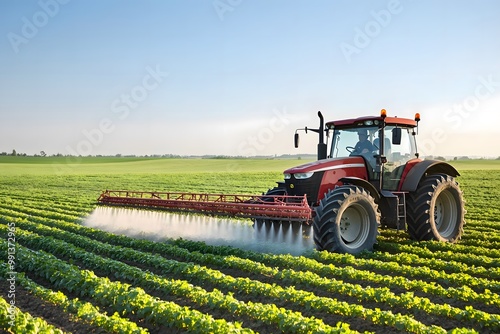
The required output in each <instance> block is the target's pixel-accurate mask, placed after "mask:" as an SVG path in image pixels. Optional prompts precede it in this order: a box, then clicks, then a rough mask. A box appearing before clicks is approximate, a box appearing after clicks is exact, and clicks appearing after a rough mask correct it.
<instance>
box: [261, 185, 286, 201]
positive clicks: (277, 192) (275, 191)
mask: <svg viewBox="0 0 500 334" xmlns="http://www.w3.org/2000/svg"><path fill="white" fill-rule="evenodd" d="M262 195H263V196H262V197H261V200H263V201H264V202H272V201H273V199H272V198H270V197H267V198H266V197H265V195H270V196H286V189H285V188H281V187H274V188H272V189H269V190H268V191H267V192H266V193H265V194H262Z"/></svg>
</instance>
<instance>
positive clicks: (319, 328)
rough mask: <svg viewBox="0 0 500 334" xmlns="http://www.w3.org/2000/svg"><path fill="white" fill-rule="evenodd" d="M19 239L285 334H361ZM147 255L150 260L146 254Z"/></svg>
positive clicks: (24, 235) (49, 242)
mask: <svg viewBox="0 0 500 334" xmlns="http://www.w3.org/2000/svg"><path fill="white" fill-rule="evenodd" d="M18 235H20V238H19V239H20V240H21V243H23V244H24V243H25V244H27V245H29V246H30V247H37V248H43V249H44V250H47V251H50V252H53V253H57V254H59V255H64V256H68V257H70V258H72V259H74V260H78V261H81V262H82V263H84V264H85V265H86V266H88V267H89V268H91V269H94V270H100V271H101V272H105V273H106V274H107V275H110V276H115V277H116V278H117V279H126V280H129V281H131V282H133V283H134V284H137V285H139V286H141V287H144V288H150V289H151V290H155V291H156V290H159V291H163V292H166V293H168V294H169V295H173V296H178V297H185V298H188V299H190V300H192V301H193V302H195V303H197V304H199V305H201V306H203V305H208V306H209V307H210V308H221V309H224V310H225V311H229V312H230V313H231V314H236V315H238V314H243V315H245V316H248V317H250V318H253V319H254V320H257V321H262V322H264V323H267V324H270V325H276V326H277V327H278V328H280V330H281V331H283V332H285V333H308V332H310V331H313V332H323V333H357V332H356V331H351V330H349V327H348V326H347V325H346V324H342V323H340V324H339V325H338V326H337V327H336V328H335V327H331V326H328V325H325V324H324V323H323V321H321V320H320V319H314V318H308V317H304V316H302V315H301V314H300V313H299V312H293V311H290V310H286V309H283V308H278V307H276V305H274V304H262V303H253V302H248V303H244V302H241V301H238V300H237V299H236V298H234V297H233V296H231V295H224V294H223V293H221V292H220V291H218V290H216V289H215V290H214V291H212V292H208V291H206V290H205V289H203V288H200V287H194V286H193V285H191V284H189V283H188V282H187V281H181V280H168V279H165V278H162V277H160V276H158V275H154V274H151V273H147V272H144V271H142V270H140V269H138V268H135V267H132V266H129V265H126V264H124V263H122V262H119V261H114V260H109V259H106V258H103V257H100V256H98V255H95V254H93V253H90V252H86V251H84V250H83V249H79V248H77V247H75V246H73V245H71V244H68V243H66V242H64V241H61V240H56V239H52V238H42V237H40V236H37V235H36V234H33V233H29V232H24V231H21V230H20V231H18ZM124 254H126V255H128V254H129V252H127V251H125V253H124ZM143 255H144V256H146V255H145V254H143ZM127 258H128V257H127ZM189 266H190V265H189Z"/></svg>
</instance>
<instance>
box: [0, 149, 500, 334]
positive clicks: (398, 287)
mask: <svg viewBox="0 0 500 334" xmlns="http://www.w3.org/2000/svg"><path fill="white" fill-rule="evenodd" d="M72 159H75V158H72ZM303 162H305V161H304V160H278V159H276V160H274V159H273V160H251V159H234V160H231V159H152V158H150V159H145V158H82V159H81V160H78V161H76V160H71V159H70V161H68V160H66V158H29V157H0V172H1V178H0V199H1V201H0V222H1V224H0V233H1V234H2V238H1V240H2V241H1V242H0V245H1V248H2V254H4V256H3V258H2V259H0V261H1V262H2V266H1V267H0V270H1V271H2V275H3V276H4V277H5V279H3V280H2V283H1V284H2V290H1V291H2V294H1V296H0V297H1V298H0V328H2V329H3V330H6V331H7V332H11V333H20V332H26V333H35V332H37V331H36V330H35V329H36V328H38V329H39V330H40V331H42V329H43V328H48V329H47V332H45V333H51V332H58V331H59V330H60V331H62V332H73V333H105V332H111V333H145V332H150V333H183V332H198V333H229V332H235V333H237V332H245V333H251V332H260V333H280V332H283V333H336V332H365V331H368V332H376V333H446V332H454V333H468V332H477V333H499V332H500V250H499V249H500V207H499V205H498V203H499V200H500V161H494V160H491V161H490V160H475V161H453V162H451V163H452V164H453V165H454V166H455V167H456V168H457V169H458V170H459V171H460V172H461V176H460V177H459V178H458V181H459V183H460V186H461V189H462V190H463V191H464V197H465V199H466V209H467V214H466V221H467V224H466V227H465V231H464V235H463V237H462V240H461V241H460V242H459V243H458V244H455V245H450V244H444V243H437V242H420V243H418V242H413V241H410V240H409V239H408V238H407V235H406V233H404V232H399V233H398V232H396V231H392V230H383V231H381V234H380V236H379V239H378V240H379V241H378V244H377V245H376V250H375V252H373V253H363V254H360V255H357V256H352V255H341V254H330V253H326V252H316V251H313V250H311V251H309V252H306V253H304V255H303V256H291V255H276V254H268V253H262V252H255V251H248V250H244V249H239V248H233V247H217V246H208V245H205V244H203V243H200V242H194V241H190V240H186V239H171V240H168V241H166V242H153V241H149V240H139V239H132V238H129V237H126V236H119V235H113V234H110V233H107V232H104V231H99V230H95V229H91V228H88V227H85V226H83V225H82V222H83V220H84V219H85V217H87V216H88V215H89V214H91V212H92V211H93V210H94V209H95V207H96V205H95V201H96V198H97V197H98V196H99V194H100V192H101V191H102V190H104V189H112V188H114V189H118V188H119V189H131V190H156V191H163V190H165V191H192V192H214V193H250V194H260V193H262V192H265V191H266V190H267V189H268V188H271V187H273V186H274V185H275V181H278V180H281V179H282V172H283V170H284V169H286V168H289V167H292V166H295V165H297V164H300V163H303ZM137 223H138V224H140V222H137ZM14 238H15V243H14ZM9 256H10V257H9ZM9 261H10V262H9ZM11 269H14V270H15V271H16V272H17V274H15V275H14V277H15V285H14V288H13V286H12V285H11V282H12V281H9V280H8V279H9V278H10V277H11V276H12V274H9V273H8V272H9V271H11ZM11 291H13V292H11ZM12 294H14V295H15V306H16V307H17V308H18V309H17V311H16V312H15V320H14V321H15V326H16V327H15V329H14V327H12V326H11V325H10V324H9V322H10V321H11V318H10V314H11V313H9V304H8V303H9V302H11V301H12V300H13V298H12V297H13V296H12ZM54 315H57V316H54Z"/></svg>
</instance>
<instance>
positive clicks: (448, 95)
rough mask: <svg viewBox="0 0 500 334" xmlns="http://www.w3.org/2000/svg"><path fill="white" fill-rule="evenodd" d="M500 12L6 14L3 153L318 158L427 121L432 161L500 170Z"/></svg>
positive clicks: (106, 6)
mask: <svg viewBox="0 0 500 334" xmlns="http://www.w3.org/2000/svg"><path fill="white" fill-rule="evenodd" d="M499 17H500V2H499V1H496V0H482V1H472V0H470V1H463V0H453V1H452V0H443V1H430V0H422V1H417V0H399V1H398V0H387V1H378V0H376V1H368V0H363V1H350V0H342V1H339V0H316V1H305V0H302V1H298V0H295V1H294V0H288V1H284V0H275V1H269V0H267V1H265V0H252V1H250V0H207V1H202V0H165V1H160V0H156V1H154V0H144V1H131V0H129V1H117V0H107V1H99V0H85V1H84V0H71V1H70V0H38V1H33V0H24V1H13V0H9V1H1V2H0V34H1V36H3V37H2V39H1V41H0V49H1V52H0V57H1V58H0V59H1V61H0V76H1V80H0V112H1V122H0V152H11V151H12V150H13V149H16V150H17V152H25V153H28V154H35V153H39V152H40V151H42V150H43V151H45V152H46V153H48V154H55V153H62V154H82V155H89V154H91V155H96V154H117V153H120V154H140V155H143V154H148V155H149V154H181V155H198V154H220V155H271V154H272V155H274V154H278V155H280V154H294V153H315V152H316V143H317V135H315V134H308V135H305V134H303V133H302V134H301V147H300V148H299V149H295V148H293V133H294V132H295V129H297V128H302V127H304V126H309V127H317V125H318V120H317V116H316V114H317V111H318V110H321V111H322V112H323V114H324V115H325V118H326V119H327V120H332V119H341V118H354V117H357V116H364V115H377V114H378V113H379V111H380V109H382V108H385V109H386V110H387V112H388V114H389V115H395V116H398V117H409V118H413V115H414V114H415V113H416V112H419V113H420V114H421V118H422V121H421V122H420V131H419V142H420V148H421V150H422V153H424V154H426V155H446V156H461V155H469V156H493V157H497V156H500V146H499V145H496V140H497V138H498V135H499V134H500V130H499V124H500V42H499V36H500V20H499Z"/></svg>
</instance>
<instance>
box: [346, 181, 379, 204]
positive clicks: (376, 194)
mask: <svg viewBox="0 0 500 334" xmlns="http://www.w3.org/2000/svg"><path fill="white" fill-rule="evenodd" d="M339 181H340V182H342V183H343V184H352V185H353V186H358V187H361V188H364V189H365V190H366V191H368V192H369V193H370V195H371V196H372V197H373V199H374V200H375V203H378V202H379V201H380V194H379V192H378V190H377V188H375V186H374V185H373V184H371V183H370V182H368V181H366V180H363V179H361V178H359V177H343V178H341V179H340V180H339Z"/></svg>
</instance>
